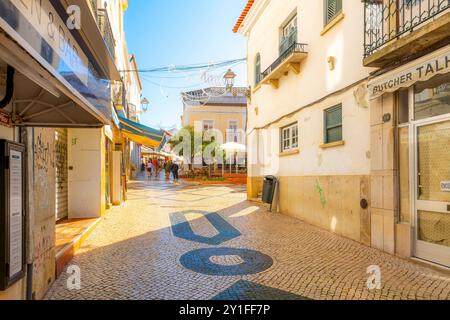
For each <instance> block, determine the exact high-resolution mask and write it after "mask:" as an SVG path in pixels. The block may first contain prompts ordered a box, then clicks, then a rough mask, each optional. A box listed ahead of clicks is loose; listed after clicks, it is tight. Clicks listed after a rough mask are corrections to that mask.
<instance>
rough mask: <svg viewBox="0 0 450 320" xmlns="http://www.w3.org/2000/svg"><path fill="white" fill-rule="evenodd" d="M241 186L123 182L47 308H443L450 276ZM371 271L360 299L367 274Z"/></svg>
mask: <svg viewBox="0 0 450 320" xmlns="http://www.w3.org/2000/svg"><path fill="white" fill-rule="evenodd" d="M245 198H246V194H245V187H242V186H234V187H228V186H203V187H201V186H192V185H183V184H182V185H179V186H174V185H173V184H171V183H167V182H164V181H145V182H142V181H141V182H133V183H131V184H130V190H129V201H127V202H126V203H125V204H123V205H122V206H121V207H115V208H113V209H112V210H110V211H109V212H108V213H107V214H106V216H105V217H104V219H103V221H101V222H100V224H99V225H98V227H97V228H96V229H95V230H94V232H93V233H92V234H91V235H90V236H89V238H88V239H87V240H86V241H85V243H84V245H83V246H82V248H81V249H80V250H79V251H78V252H77V254H76V256H75V258H74V259H73V261H72V262H71V265H77V266H79V267H80V270H81V290H69V289H67V285H66V283H67V277H68V275H67V273H66V272H64V273H63V274H62V275H61V276H60V278H59V279H58V280H57V281H56V282H55V283H54V285H53V286H52V288H51V289H50V291H49V292H48V294H47V296H46V298H47V299H449V298H450V277H449V275H448V274H444V273H440V272H438V271H436V270H434V269H431V268H427V267H423V266H421V265H418V264H415V263H412V262H409V261H406V260H402V259H399V258H396V257H394V256H391V255H388V254H385V253H382V252H380V251H378V250H375V249H371V248H368V247H365V246H363V245H360V244H358V243H356V242H353V241H350V240H347V239H344V238H341V237H338V236H335V235H333V234H331V233H329V232H327V231H324V230H321V229H318V228H315V227H313V226H310V225H307V224H305V223H303V222H301V221H299V220H296V219H293V218H290V217H286V216H282V215H277V214H272V213H268V212H267V210H266V209H265V208H261V207H258V206H257V205H255V204H254V203H251V202H247V201H246V200H245ZM370 265H379V266H380V268H381V281H382V288H381V290H372V291H370V290H368V288H367V285H366V282H367V279H368V277H369V274H367V273H366V272H367V268H368V267H369V266H370Z"/></svg>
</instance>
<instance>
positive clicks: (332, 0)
mask: <svg viewBox="0 0 450 320" xmlns="http://www.w3.org/2000/svg"><path fill="white" fill-rule="evenodd" d="M341 11H342V0H324V24H325V25H327V24H328V23H330V22H331V21H332V20H333V19H334V18H335V17H336V16H337V15H338V14H339V13H341Z"/></svg>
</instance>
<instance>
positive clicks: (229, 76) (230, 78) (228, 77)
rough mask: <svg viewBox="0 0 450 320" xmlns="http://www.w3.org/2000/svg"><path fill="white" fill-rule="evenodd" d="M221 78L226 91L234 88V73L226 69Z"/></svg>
mask: <svg viewBox="0 0 450 320" xmlns="http://www.w3.org/2000/svg"><path fill="white" fill-rule="evenodd" d="M223 78H224V79H225V86H226V88H227V90H228V91H231V88H233V86H234V78H236V73H234V72H233V70H231V69H228V71H227V73H225V75H224V76H223Z"/></svg>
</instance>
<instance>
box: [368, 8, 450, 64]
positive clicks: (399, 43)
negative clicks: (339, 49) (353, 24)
mask: <svg viewBox="0 0 450 320" xmlns="http://www.w3.org/2000/svg"><path fill="white" fill-rule="evenodd" d="M364 4H365V24H364V65H365V66H367V67H385V66H388V65H390V64H392V63H395V62H397V61H399V60H402V59H404V58H406V57H408V56H411V55H414V54H416V53H418V52H421V51H423V50H425V49H427V48H430V47H432V46H435V45H439V44H440V43H442V44H447V43H448V42H450V40H449V39H450V0H365V1H364ZM444 42H445V43H444Z"/></svg>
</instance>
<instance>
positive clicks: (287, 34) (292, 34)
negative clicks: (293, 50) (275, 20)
mask: <svg viewBox="0 0 450 320" xmlns="http://www.w3.org/2000/svg"><path fill="white" fill-rule="evenodd" d="M295 43H297V15H295V16H294V17H293V18H291V19H290V20H289V21H288V22H287V23H286V24H285V25H284V26H283V27H282V28H281V37H280V55H281V54H283V53H285V52H286V50H288V49H289V48H290V47H291V46H292V45H294V44H295Z"/></svg>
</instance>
